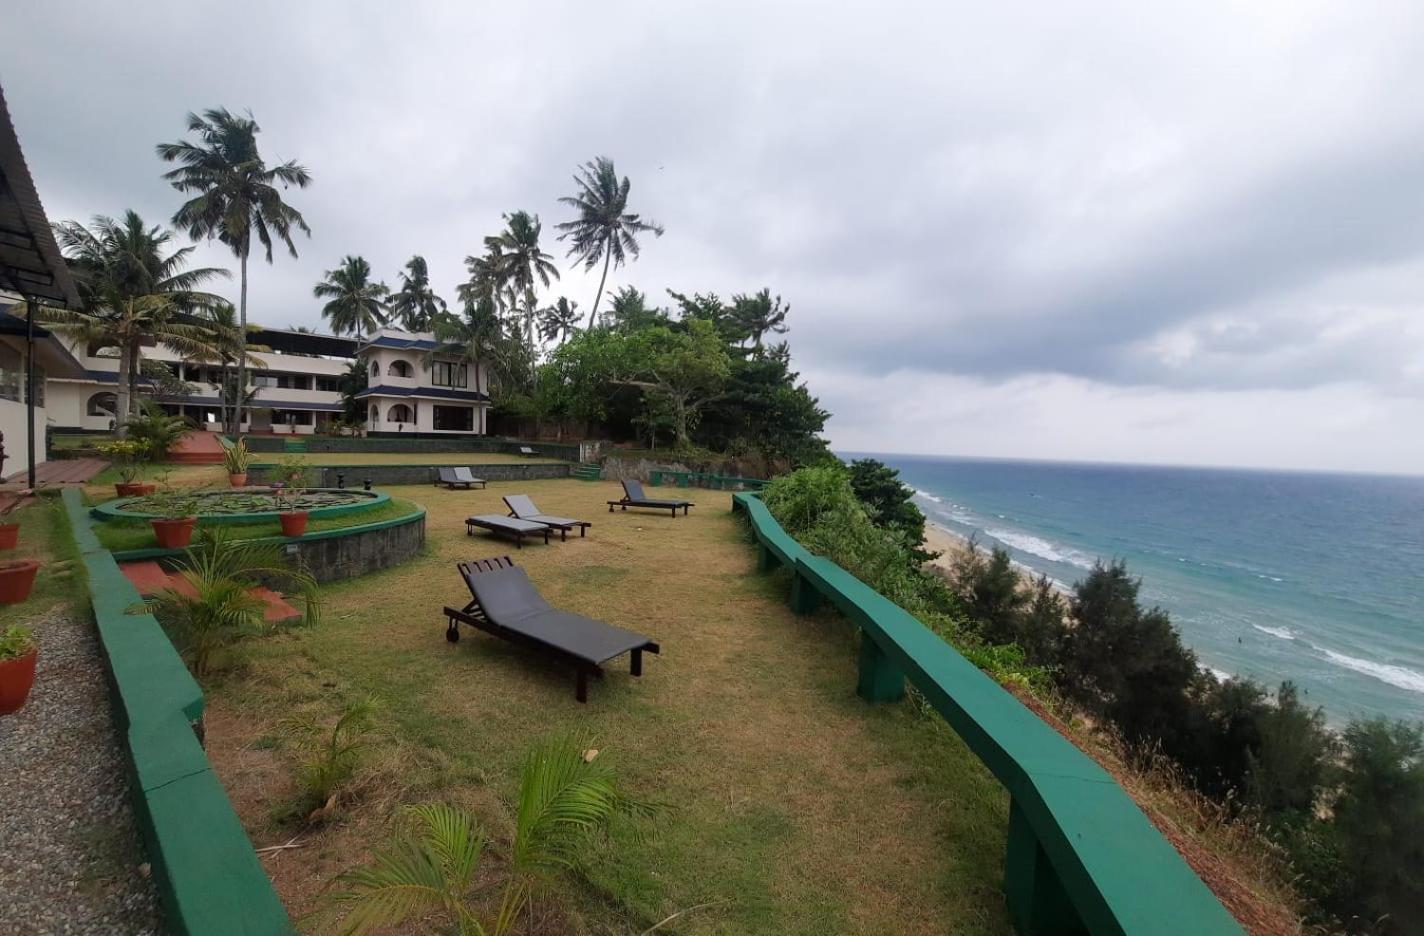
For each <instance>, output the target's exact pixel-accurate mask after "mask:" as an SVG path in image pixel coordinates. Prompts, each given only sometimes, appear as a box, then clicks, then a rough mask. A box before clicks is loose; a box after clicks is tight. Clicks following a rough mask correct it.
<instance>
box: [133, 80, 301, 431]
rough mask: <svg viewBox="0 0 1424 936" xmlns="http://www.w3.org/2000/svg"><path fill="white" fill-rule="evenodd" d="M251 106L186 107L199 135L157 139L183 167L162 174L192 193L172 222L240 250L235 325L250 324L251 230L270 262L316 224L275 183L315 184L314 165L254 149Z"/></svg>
mask: <svg viewBox="0 0 1424 936" xmlns="http://www.w3.org/2000/svg"><path fill="white" fill-rule="evenodd" d="M261 129H262V128H261V127H259V126H257V121H255V120H253V119H252V114H251V113H250V112H249V113H248V115H247V116H246V117H239V116H237V115H236V114H233V113H231V112H230V111H228V109H227V108H225V107H219V108H212V109H209V110H206V111H203V113H202V116H199V115H197V114H191V113H190V114H189V115H188V132H189V133H195V134H197V136H198V140H197V142H196V143H192V142H189V141H187V140H181V141H179V142H177V143H160V144H158V147H157V149H158V156H159V158H160V159H162V160H163V161H164V162H171V163H178V167H177V168H176V169H173V170H171V171H169V172H166V173H164V174H163V178H165V179H167V180H168V181H169V182H171V183H172V184H173V187H174V188H176V189H177V190H178V191H180V192H192V193H195V194H194V196H193V197H192V198H191V199H189V200H188V201H187V202H184V204H183V206H182V207H181V208H179V209H178V211H177V213H176V214H174V215H173V223H174V224H176V225H177V226H178V227H180V228H183V229H185V230H187V232H188V236H189V237H191V238H192V239H193V240H195V241H197V240H211V239H213V238H217V239H218V240H219V241H221V242H222V243H224V244H226V245H227V246H228V248H229V249H230V250H231V251H232V252H233V253H234V254H235V255H236V256H237V259H238V267H239V270H240V271H241V273H240V275H241V288H240V291H239V294H238V305H237V310H238V325H239V327H240V328H241V329H242V331H243V334H244V335H245V334H246V332H247V258H248V256H249V255H250V254H251V251H252V235H253V234H254V233H256V235H257V241H258V243H260V244H261V245H262V247H263V248H264V250H265V251H266V256H267V262H268V263H271V262H272V241H273V239H274V238H275V239H277V240H279V241H281V242H282V243H284V244H286V245H287V251H288V252H289V253H291V255H292V256H293V257H295V256H296V255H297V247H296V244H294V243H293V242H292V232H293V231H303V232H305V233H306V234H307V236H309V237H310V236H311V228H309V227H307V222H306V219H304V218H303V217H302V214H301V212H300V211H297V209H295V208H293V207H292V206H290V205H288V204H287V203H286V202H284V201H283V200H282V194H281V192H280V191H278V187H279V186H280V187H281V188H283V189H286V188H290V187H291V186H294V185H295V186H296V187H297V188H306V187H307V186H308V185H310V184H311V173H310V172H308V171H307V170H306V167H304V166H302V165H299V164H298V163H297V162H296V161H294V160H288V161H287V162H284V163H281V164H279V165H276V166H270V167H269V166H268V165H267V163H266V162H265V161H263V159H262V155H261V153H260V152H259V151H258V149H257V134H258V133H259V132H260V131H261ZM237 382H238V385H239V386H242V387H246V386H247V362H246V359H245V358H244V357H239V358H238V359H237ZM233 419H234V424H233V426H232V430H231V431H233V432H237V431H238V429H239V428H240V427H241V425H242V412H241V407H239V408H238V410H237V411H236V412H235V413H234V416H233Z"/></svg>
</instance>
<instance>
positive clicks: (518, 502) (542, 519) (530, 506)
mask: <svg viewBox="0 0 1424 936" xmlns="http://www.w3.org/2000/svg"><path fill="white" fill-rule="evenodd" d="M504 505H505V506H506V507H508V508H509V515H510V516H511V517H518V518H519V519H520V520H533V521H534V522H535V523H542V524H545V525H546V526H551V527H553V528H554V529H556V530H558V531H559V539H561V540H565V539H568V533H569V531H570V530H572V529H575V528H577V529H578V531H579V538H580V539H581V538H583V535H584V534H585V533H586V532H588V528H589V527H591V526H593V524H591V523H589V522H588V521H587V520H574V519H572V518H571V517H550V516H548V515H547V514H543V513H540V512H539V508H538V507H535V506H534V500H533V498H531V497H529V496H528V495H527V494H510V495H508V496H506V497H505V498H504Z"/></svg>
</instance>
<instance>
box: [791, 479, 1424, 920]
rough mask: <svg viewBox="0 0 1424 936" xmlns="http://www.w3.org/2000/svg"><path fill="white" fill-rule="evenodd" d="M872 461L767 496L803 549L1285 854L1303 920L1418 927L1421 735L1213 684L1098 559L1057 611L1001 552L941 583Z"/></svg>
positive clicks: (906, 493)
mask: <svg viewBox="0 0 1424 936" xmlns="http://www.w3.org/2000/svg"><path fill="white" fill-rule="evenodd" d="M912 493H913V492H912V491H911V490H910V488H908V487H907V486H906V485H904V484H903V483H901V482H900V481H899V480H898V477H897V472H895V471H894V470H893V469H890V468H888V467H886V466H884V465H882V464H880V463H879V462H876V461H874V460H871V459H865V460H861V461H857V462H855V463H853V464H852V465H850V466H849V467H846V466H843V465H824V466H818V467H813V468H805V469H802V470H800V471H796V472H793V473H792V474H789V475H786V476H783V477H781V478H778V479H776V480H774V481H773V482H772V483H771V484H770V485H768V486H767V488H766V490H765V492H764V494H763V497H764V499H765V502H766V504H767V507H768V508H769V509H770V510H771V512H772V514H773V515H774V516H776V518H777V520H778V522H780V523H781V524H782V526H783V527H785V528H786V529H787V531H788V532H790V533H791V534H792V535H793V536H795V537H796V538H797V539H798V540H800V541H801V542H802V544H803V545H805V546H806V547H807V548H809V549H811V550H812V551H813V552H817V553H820V554H821V555H825V556H827V557H829V558H831V559H833V560H834V561H836V562H837V563H838V564H840V565H841V566H843V567H844V568H846V569H848V570H849V571H851V572H852V573H854V574H855V575H857V576H858V577H859V578H861V579H862V580H864V581H865V582H866V583H867V584H870V585H872V586H873V587H875V588H876V589H877V590H879V591H880V592H881V593H882V594H884V595H886V596H887V597H889V598H891V599H892V600H894V601H895V602H896V603H897V604H900V605H901V606H902V607H904V608H906V610H909V611H911V612H912V613H914V614H915V615H916V616H917V617H918V618H920V620H921V621H923V622H924V623H925V624H926V625H928V626H930V627H931V628H932V629H934V630H935V631H937V632H938V633H939V634H940V635H941V636H943V637H944V638H945V639H946V640H948V641H950V642H951V643H953V644H954V645H955V646H956V647H957V648H958V649H960V650H961V652H963V653H964V654H965V656H966V657H968V658H969V659H970V660H972V661H973V662H975V663H976V664H978V665H979V666H981V668H983V669H985V670H986V671H988V672H989V673H990V674H991V675H993V676H995V677H996V678H997V679H999V680H1000V681H1001V682H1006V683H1010V684H1015V685H1019V686H1022V687H1026V688H1028V689H1030V690H1031V691H1032V692H1033V693H1034V694H1035V695H1036V696H1038V697H1039V699H1040V700H1041V701H1044V702H1045V703H1048V704H1049V705H1050V707H1054V708H1058V709H1061V710H1066V711H1067V712H1068V713H1069V714H1070V715H1071V714H1074V713H1077V714H1080V715H1086V716H1088V717H1089V718H1090V719H1091V720H1093V721H1094V722H1095V723H1097V724H1099V725H1102V726H1105V727H1107V728H1108V729H1109V730H1111V731H1112V732H1114V733H1116V734H1117V735H1119V736H1120V737H1121V738H1122V740H1123V741H1124V742H1125V743H1126V744H1127V745H1128V747H1129V748H1130V749H1131V750H1135V751H1137V752H1140V754H1141V755H1142V758H1143V760H1144V762H1145V761H1146V760H1149V759H1151V758H1152V757H1165V758H1167V759H1169V761H1170V763H1171V765H1172V766H1173V768H1174V769H1175V770H1177V771H1179V772H1180V775H1181V776H1183V777H1184V778H1185V779H1186V780H1187V782H1188V783H1189V784H1190V785H1191V786H1192V787H1193V788H1194V789H1195V790H1197V791H1198V792H1199V793H1200V794H1201V795H1203V796H1205V797H1207V798H1208V799H1209V800H1211V801H1212V802H1214V803H1215V804H1217V805H1218V806H1219V807H1220V808H1221V809H1222V810H1224V811H1225V813H1226V814H1227V815H1228V816H1231V817H1233V818H1236V819H1240V820H1243V821H1245V822H1248V823H1253V824H1255V825H1256V826H1257V827H1259V828H1260V829H1261V830H1262V832H1263V834H1264V835H1265V836H1266V838H1267V839H1268V840H1269V842H1270V843H1272V845H1273V846H1274V847H1276V848H1278V849H1280V851H1281V852H1282V853H1283V854H1284V855H1285V856H1286V858H1287V859H1288V861H1289V862H1290V865H1291V869H1292V871H1293V872H1294V874H1295V875H1296V884H1297V888H1298V890H1299V891H1300V892H1301V894H1302V895H1303V896H1305V897H1307V898H1309V900H1310V901H1311V902H1312V903H1313V905H1314V907H1315V908H1316V909H1315V912H1314V914H1313V916H1314V920H1313V922H1316V923H1319V924H1320V925H1322V926H1325V927H1327V928H1328V927H1334V926H1344V927H1346V928H1347V929H1348V930H1349V931H1350V932H1371V933H1379V934H1389V936H1395V934H1403V933H1406V932H1409V931H1410V928H1411V927H1412V926H1413V925H1414V923H1415V922H1417V921H1418V920H1420V919H1424V837H1421V836H1420V834H1419V831H1420V830H1421V829H1424V726H1420V725H1413V724H1408V723H1405V722H1400V721H1389V720H1387V719H1383V718H1375V719H1368V720H1353V721H1351V722H1350V723H1349V725H1348V727H1346V728H1345V730H1344V731H1343V732H1342V733H1340V734H1338V735H1337V734H1336V733H1334V732H1332V731H1330V730H1329V729H1327V727H1326V724H1325V715H1324V712H1323V711H1322V710H1321V709H1320V708H1311V707H1309V706H1307V705H1305V704H1303V703H1302V702H1301V700H1300V696H1299V693H1298V692H1297V690H1296V688H1295V686H1294V685H1293V684H1291V683H1290V682H1288V681H1287V682H1284V683H1282V684H1281V686H1280V687H1279V688H1278V689H1277V690H1276V691H1275V692H1271V691H1269V690H1268V689H1267V688H1266V687H1264V686H1261V685H1260V684H1259V683H1257V682H1255V681H1253V680H1250V679H1240V678H1232V679H1226V680H1219V679H1218V678H1217V677H1216V676H1215V675H1213V674H1212V673H1211V672H1210V671H1209V670H1207V669H1205V668H1203V667H1201V666H1199V665H1198V663H1197V659H1196V656H1195V654H1193V652H1192V651H1191V650H1190V649H1188V648H1187V647H1186V646H1184V645H1183V644H1182V641H1181V638H1180V635H1179V634H1178V633H1177V630H1176V628H1175V627H1174V626H1173V625H1172V622H1171V619H1170V617H1169V616H1168V614H1167V612H1165V611H1163V610H1162V609H1160V608H1156V607H1153V608H1144V607H1143V606H1142V604H1141V602H1140V600H1139V596H1138V593H1139V587H1140V584H1141V583H1140V580H1138V579H1135V578H1133V577H1132V576H1131V574H1130V573H1129V572H1128V569H1127V567H1126V565H1125V564H1124V563H1122V562H1120V561H1114V562H1110V563H1099V564H1098V565H1097V566H1096V567H1095V568H1094V569H1093V570H1092V571H1091V572H1090V573H1089V574H1088V575H1087V576H1086V577H1085V578H1084V579H1083V580H1082V581H1080V582H1078V583H1076V584H1075V585H1074V587H1073V590H1072V593H1071V594H1070V595H1069V596H1067V597H1066V598H1065V597H1064V596H1063V595H1060V594H1059V593H1058V592H1057V591H1056V590H1055V589H1054V587H1053V586H1052V584H1051V583H1050V582H1049V580H1048V579H1047V578H1046V577H1039V578H1038V579H1035V580H1032V581H1030V582H1028V583H1025V581H1024V578H1023V576H1022V575H1021V574H1020V572H1019V570H1017V569H1016V568H1015V567H1014V566H1013V563H1012V561H1011V560H1010V557H1009V555H1008V553H1007V552H1005V551H1004V550H1002V549H998V548H996V549H993V550H991V551H989V552H987V553H986V552H985V551H984V550H983V549H982V548H980V547H979V546H978V545H977V544H975V543H973V542H972V541H971V543H970V544H969V546H968V548H966V549H965V550H964V551H963V552H962V553H961V554H959V555H958V556H956V557H955V558H954V560H953V561H952V563H951V568H950V572H949V574H948V575H947V576H946V577H944V578H941V577H939V576H937V575H934V574H932V573H930V572H928V571H926V570H925V569H924V568H923V563H924V561H925V558H926V557H927V555H928V554H927V553H926V552H925V551H924V549H923V548H922V546H921V545H920V540H921V539H922V537H923V529H924V522H925V520H924V516H923V514H922V513H921V512H920V511H919V508H918V507H916V506H915V504H914V503H913V501H912V500H911V495H912Z"/></svg>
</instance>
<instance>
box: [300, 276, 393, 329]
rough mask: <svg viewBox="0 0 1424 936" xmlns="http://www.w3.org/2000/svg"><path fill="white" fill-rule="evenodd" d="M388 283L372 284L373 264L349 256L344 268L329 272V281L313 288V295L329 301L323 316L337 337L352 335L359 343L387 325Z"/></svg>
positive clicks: (322, 311)
mask: <svg viewBox="0 0 1424 936" xmlns="http://www.w3.org/2000/svg"><path fill="white" fill-rule="evenodd" d="M390 293H391V291H390V288H389V287H387V286H386V284H385V283H373V282H371V264H369V263H367V262H366V259H365V258H364V257H352V256H346V257H342V258H341V265H340V266H338V267H337V268H336V269H334V270H327V271H326V277H325V278H324V279H323V280H322V281H321V282H319V283H317V284H316V285H315V286H313V287H312V295H313V296H315V297H316V298H318V299H325V300H327V302H326V305H324V306H322V307H321V316H322V318H324V319H326V320H327V321H328V322H330V323H331V330H332V331H333V332H334V333H336V334H338V335H339V334H341V333H342V332H351V333H354V334H355V335H356V340H357V341H360V340H361V336H362V335H364V334H365V333H366V332H372V331H375V330H376V329H377V328H380V327H381V326H382V325H384V324H386V296H389V295H390Z"/></svg>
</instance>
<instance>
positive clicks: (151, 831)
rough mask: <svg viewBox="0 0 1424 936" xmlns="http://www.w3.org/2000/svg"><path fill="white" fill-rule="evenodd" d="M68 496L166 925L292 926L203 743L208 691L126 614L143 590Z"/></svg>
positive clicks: (216, 930) (150, 622)
mask: <svg viewBox="0 0 1424 936" xmlns="http://www.w3.org/2000/svg"><path fill="white" fill-rule="evenodd" d="M63 497H64V506H65V510H66V511H67V513H68V515H69V523H70V529H71V530H72V531H73V534H74V540H75V543H76V544H77V545H78V547H79V553H80V556H81V558H82V560H83V562H84V567H85V570H86V571H87V572H88V578H89V581H88V587H89V597H90V601H91V603H92V605H93V608H94V620H95V624H96V626H97V628H98V632H99V641H100V645H101V646H102V647H103V650H104V657H105V660H106V662H107V667H108V677H109V689H110V696H111V698H112V700H113V706H114V714H115V719H116V721H117V723H118V727H119V729H120V730H121V731H122V732H123V735H124V741H125V745H126V747H127V752H128V761H129V769H130V777H129V779H130V785H131V787H132V794H133V800H134V811H135V814H136V816H137V818H138V823H139V828H140V830H141V831H142V833H143V837H144V844H145V845H146V846H147V850H148V857H149V861H150V862H151V864H152V867H153V877H154V882H155V884H156V885H157V888H158V893H159V897H160V898H161V899H162V901H163V909H164V913H165V916H166V920H167V924H168V928H169V929H170V930H171V931H173V932H177V933H188V934H194V936H199V934H201V936H207V934H214V936H217V934H258V933H262V934H267V933H289V932H291V931H292V926H291V922H290V921H289V919H288V917H287V912H286V910H284V909H283V907H282V904H281V901H279V900H278V899H277V894H276V892H275V891H274V890H273V889H272V883H271V881H270V880H268V878H267V873H266V871H264V870H263V868H262V864H261V862H259V861H258V859H257V855H256V854H255V853H254V852H253V850H252V843H251V842H250V841H249V840H248V838H247V833H246V832H245V831H244V830H243V828H242V823H241V822H240V821H239V820H238V818H237V813H236V812H234V810H233V808H232V803H231V802H230V801H229V800H228V798H227V794H226V793H225V792H224V790H223V787H222V784H221V783H220V782H219V780H218V778H217V775H216V774H215V773H213V768H212V764H211V763H210V762H209V761H208V757H207V754H206V752H205V751H204V750H203V746H202V743H201V742H200V740H199V736H198V733H197V732H198V731H199V730H201V728H200V726H201V723H202V717H203V692H202V690H201V689H200V688H199V687H198V684H197V682H196V681H194V679H193V677H192V675H191V674H189V672H188V668H187V667H186V666H185V665H184V664H183V660H182V659H181V658H180V657H179V656H178V652H177V651H176V650H175V649H174V648H173V644H172V643H170V642H169V640H168V637H167V635H166V634H164V632H163V628H162V627H161V626H160V625H159V623H158V621H157V620H156V619H155V618H154V617H153V615H151V614H130V613H128V611H129V609H130V608H132V607H133V606H134V605H136V604H137V603H138V602H139V600H140V596H139V594H138V590H137V589H135V588H134V586H133V584H132V583H131V582H129V580H128V579H127V578H125V577H124V574H123V572H121V571H120V570H119V566H118V563H116V562H115V561H114V557H113V555H112V554H110V553H109V551H108V550H106V549H104V548H103V546H101V545H100V544H99V540H98V539H97V538H96V537H95V536H94V531H93V530H92V529H91V528H90V525H89V517H88V510H87V509H86V508H85V506H84V502H83V500H82V498H81V496H80V493H79V491H78V490H77V489H74V488H70V489H66V490H65V491H64V494H63Z"/></svg>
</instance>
